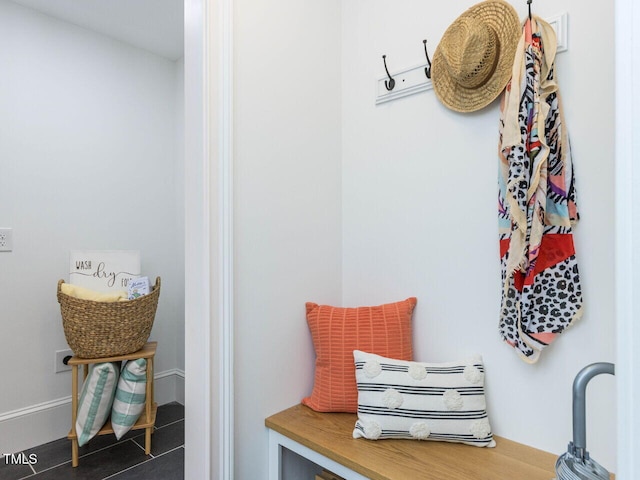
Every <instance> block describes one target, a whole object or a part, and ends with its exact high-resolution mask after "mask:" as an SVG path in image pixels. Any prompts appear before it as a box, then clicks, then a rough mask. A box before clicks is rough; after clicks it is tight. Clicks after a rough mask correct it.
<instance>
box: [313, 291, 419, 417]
mask: <svg viewBox="0 0 640 480" xmlns="http://www.w3.org/2000/svg"><path fill="white" fill-rule="evenodd" d="M416 303H417V299H416V298H415V297H411V298H407V299H406V300H403V301H401V302H396V303H387V304H385V305H379V306H377V307H357V308H338V307H332V306H329V305H318V304H316V303H307V304H306V306H307V323H308V324H309V330H311V338H312V340H313V346H314V348H315V351H316V371H315V379H314V385H313V392H312V393H311V396H310V397H306V398H304V399H303V400H302V403H303V404H304V405H307V406H308V407H310V408H312V409H313V410H316V411H318V412H349V413H356V412H357V410H358V389H357V385H356V374H355V365H354V363H353V351H354V350H361V351H365V352H369V353H375V354H376V355H382V356H383V357H389V358H395V359H398V360H413V335H412V330H411V317H412V314H413V309H414V307H415V306H416Z"/></svg>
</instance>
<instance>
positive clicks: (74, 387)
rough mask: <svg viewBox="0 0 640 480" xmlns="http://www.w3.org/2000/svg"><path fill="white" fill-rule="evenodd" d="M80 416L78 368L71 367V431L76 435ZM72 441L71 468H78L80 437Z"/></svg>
mask: <svg viewBox="0 0 640 480" xmlns="http://www.w3.org/2000/svg"><path fill="white" fill-rule="evenodd" d="M77 415H78V366H77V365H73V366H72V367H71V431H72V432H74V433H76V418H77ZM75 437H76V438H73V439H72V440H71V466H73V467H77V466H78V435H77V434H76V436H75Z"/></svg>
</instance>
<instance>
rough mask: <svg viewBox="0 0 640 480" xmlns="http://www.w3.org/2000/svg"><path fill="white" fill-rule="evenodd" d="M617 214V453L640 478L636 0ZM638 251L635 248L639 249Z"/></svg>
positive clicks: (628, 1)
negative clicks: (637, 403)
mask: <svg viewBox="0 0 640 480" xmlns="http://www.w3.org/2000/svg"><path fill="white" fill-rule="evenodd" d="M614 20H615V28H614V32H615V46H616V47H615V112H616V113H615V125H616V128H615V146H616V152H615V166H616V167H615V168H616V180H615V182H616V183H615V195H616V197H615V215H616V219H615V221H616V245H615V256H616V258H615V262H616V263H615V268H616V278H615V282H616V312H615V316H616V320H617V321H616V328H617V348H616V350H617V359H616V377H617V381H616V384H617V392H616V393H617V415H618V420H617V426H618V433H617V451H618V462H617V463H618V464H617V466H616V477H617V478H621V479H631V478H638V477H639V475H640V458H639V457H638V456H637V452H638V451H639V450H640V440H638V437H637V433H638V429H639V428H640V416H639V415H638V413H637V406H636V405H635V403H636V402H637V401H638V399H639V398H640V381H639V380H638V375H640V370H638V365H640V352H639V351H638V349H637V345H638V344H639V342H640V326H638V323H637V321H636V317H637V316H638V314H639V313H640V291H639V290H640V288H639V287H640V278H639V277H638V275H639V273H638V272H639V269H640V258H639V256H638V254H637V250H638V247H639V246H640V242H638V241H637V240H636V239H635V238H634V233H636V234H637V232H639V231H640V215H639V213H638V205H639V203H638V202H640V175H639V174H638V171H637V168H636V169H634V163H636V165H637V164H638V163H637V161H636V162H634V156H637V152H638V146H639V145H640V131H639V129H640V118H639V117H638V115H640V92H638V90H637V88H636V86H637V85H636V84H637V79H638V75H640V68H639V67H638V64H637V59H638V57H639V56H640V38H638V33H640V32H639V31H638V29H637V27H636V25H637V24H638V23H637V22H639V21H640V8H638V7H637V6H636V7H635V8H634V1H633V0H616V2H615V19H614ZM634 247H635V248H634Z"/></svg>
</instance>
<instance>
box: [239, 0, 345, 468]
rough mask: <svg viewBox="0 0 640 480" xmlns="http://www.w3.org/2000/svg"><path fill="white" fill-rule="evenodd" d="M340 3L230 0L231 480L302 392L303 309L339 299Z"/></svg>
mask: <svg viewBox="0 0 640 480" xmlns="http://www.w3.org/2000/svg"><path fill="white" fill-rule="evenodd" d="M340 3H341V2H339V1H338V0H329V1H323V2H317V1H303V2H300V1H299V0H276V1H271V2H260V1H255V0H238V1H236V2H234V16H235V19H234V57H235V71H234V76H235V81H234V89H235V96H234V103H235V105H234V120H235V121H234V152H235V155H234V169H235V171H234V178H235V182H234V188H235V202H234V209H235V225H234V230H235V231H234V235H235V242H234V248H235V273H234V276H235V281H236V286H235V327H236V329H235V334H234V335H235V339H236V340H235V357H234V358H235V385H236V388H235V402H234V406H235V412H236V414H235V475H234V478H266V475H267V435H266V429H265V427H264V419H265V417H267V416H268V415H270V414H272V413H275V412H277V411H279V410H282V409H284V408H287V407H289V406H291V405H293V404H295V403H297V402H299V401H300V400H301V399H302V397H303V396H305V395H308V394H309V392H310V390H311V381H312V376H313V361H314V354H313V348H312V345H311V339H310V336H309V332H308V328H307V324H306V320H305V308H304V304H305V302H306V301H316V302H332V303H339V302H340V301H341V293H340V292H341V282H340V278H341V273H340V262H341V254H340V248H341V247H340V242H341V240H340V239H341V236H340V224H341V213H340V200H341V193H340V101H341V95H340V82H341V78H340V23H339V22H340Z"/></svg>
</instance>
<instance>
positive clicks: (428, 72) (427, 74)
mask: <svg viewBox="0 0 640 480" xmlns="http://www.w3.org/2000/svg"><path fill="white" fill-rule="evenodd" d="M422 43H424V54H425V55H426V57H427V63H428V64H429V65H427V66H426V67H424V74H425V75H426V76H427V78H429V79H430V78H431V60H429V52H427V41H426V40H423V41H422Z"/></svg>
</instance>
